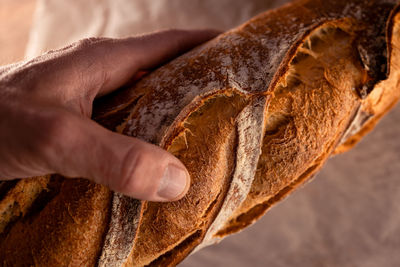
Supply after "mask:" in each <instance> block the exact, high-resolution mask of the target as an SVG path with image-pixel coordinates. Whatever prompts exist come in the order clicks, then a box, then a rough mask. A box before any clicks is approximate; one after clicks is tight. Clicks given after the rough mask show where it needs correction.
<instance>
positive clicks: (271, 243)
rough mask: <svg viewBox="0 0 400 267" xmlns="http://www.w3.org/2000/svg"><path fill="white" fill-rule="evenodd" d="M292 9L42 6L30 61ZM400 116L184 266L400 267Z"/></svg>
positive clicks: (250, 3)
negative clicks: (55, 51) (73, 45)
mask: <svg viewBox="0 0 400 267" xmlns="http://www.w3.org/2000/svg"><path fill="white" fill-rule="evenodd" d="M279 2H285V1H266V0H264V1H263V0H247V1H244V0H237V1H235V0H230V1H229V0H135V1H134V0H132V1H129V0H114V1H112V0H109V1H107V0H74V1H59V0H39V3H38V8H37V11H36V14H35V20H34V26H33V30H32V32H31V37H30V42H29V45H28V49H27V56H28V57H32V56H34V55H37V54H38V53H41V52H42V51H45V50H48V49H50V48H57V47H60V46H63V45H65V44H67V43H70V42H72V41H75V40H78V39H80V38H83V37H88V36H113V37H117V36H126V35H131V34H136V33H141V32H147V31H152V30H155V29H160V28H170V27H184V28H193V27H202V28H203V27H216V28H221V29H228V28H230V27H232V26H234V25H237V24H239V23H241V22H243V21H245V20H246V19H247V18H249V17H251V16H253V15H254V14H256V13H258V12H260V11H261V10H264V9H267V8H269V7H273V6H276V5H278V4H279ZM399 122H400V107H397V108H395V109H394V110H393V111H392V112H391V113H390V114H389V115H388V116H387V117H385V118H384V119H383V120H382V122H381V123H380V124H379V126H378V127H377V128H376V129H375V131H374V132H373V133H371V134H370V135H368V136H367V137H366V138H365V139H364V140H363V141H362V142H361V144H359V145H358V146H357V147H356V148H355V149H353V150H352V151H350V152H349V153H347V154H344V155H340V156H337V157H335V158H332V159H331V160H330V161H329V162H328V164H327V165H326V166H325V167H324V169H323V170H322V171H321V172H320V173H319V174H318V176H317V177H316V179H315V180H314V181H312V182H311V183H309V184H307V185H306V186H305V187H304V188H302V189H301V190H298V191H297V192H295V193H294V194H293V195H292V196H290V197H289V198H288V199H286V200H285V201H283V203H281V204H279V205H278V206H277V207H275V208H274V209H272V210H271V211H270V212H269V213H268V214H267V215H266V216H264V217H263V218H262V219H261V220H260V221H258V222H257V223H256V224H255V225H253V226H252V227H250V228H248V229H246V230H245V231H243V232H241V233H239V234H237V235H234V236H231V237H229V238H226V239H225V240H224V241H222V242H221V243H220V244H218V245H215V246H212V247H208V248H205V249H203V250H201V251H200V252H198V253H196V254H194V255H192V256H190V257H189V258H187V259H186V260H185V261H184V262H183V263H181V264H180V266H182V267H195V266H232V267H236V266H254V267H258V266H273V267H275V266H276V267H288V266H300V267H306V266H307V267H314V266H315V267H316V266H324V267H331V266H341V267H353V266H354V267H357V266H363V267H392V266H393V267H395V266H400V174H399V173H400V138H399V137H400V123H399Z"/></svg>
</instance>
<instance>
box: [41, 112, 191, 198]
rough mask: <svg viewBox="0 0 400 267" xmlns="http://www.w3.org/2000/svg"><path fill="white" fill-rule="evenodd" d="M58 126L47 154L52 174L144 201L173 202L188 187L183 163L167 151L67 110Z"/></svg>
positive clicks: (186, 173) (183, 193)
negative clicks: (91, 181) (72, 178)
mask: <svg viewBox="0 0 400 267" xmlns="http://www.w3.org/2000/svg"><path fill="white" fill-rule="evenodd" d="M57 125H58V127H56V128H57V129H55V130H54V131H52V135H53V138H54V139H55V142H54V143H53V144H52V145H51V146H52V148H50V149H49V153H48V159H49V160H48V162H51V165H52V166H50V168H51V169H52V170H53V171H54V172H56V173H60V174H62V175H65V176H68V177H85V178H89V179H91V180H93V181H95V182H97V183H100V184H104V185H106V186H108V187H109V188H110V189H111V190H114V191H117V192H120V193H122V194H125V195H128V196H131V197H134V198H137V199H143V200H149V201H172V200H178V199H180V198H181V197H183V196H184V195H185V194H186V192H187V191H188V188H189V184H190V177H189V174H188V172H187V170H186V168H185V166H184V165H183V164H182V163H181V162H180V161H179V160H178V159H177V158H175V157H174V156H173V155H171V154H170V153H168V152H167V151H165V150H163V149H161V148H159V147H157V146H155V145H151V144H148V143H146V142H143V141H141V140H139V139H136V138H132V137H127V136H123V135H121V134H118V133H113V132H111V131H109V130H107V129H105V128H103V127H101V126H100V125H99V124H97V123H95V122H94V121H92V120H89V119H86V118H82V117H79V116H75V115H74V114H70V113H68V112H67V113H66V114H64V115H62V116H61V119H60V118H57ZM51 146H50V147H51Z"/></svg>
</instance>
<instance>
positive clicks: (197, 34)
mask: <svg viewBox="0 0 400 267" xmlns="http://www.w3.org/2000/svg"><path fill="white" fill-rule="evenodd" d="M218 33H219V32H217V31H215V30H167V31H160V32H155V33H152V34H147V35H142V36H136V37H129V38H124V39H109V38H90V39H84V40H81V41H79V42H77V43H75V44H73V45H71V46H68V47H66V48H64V49H60V50H57V51H53V52H51V53H48V54H46V55H43V56H41V57H39V58H37V59H35V60H32V61H31V62H29V63H27V64H26V65H25V68H31V67H33V66H38V64H40V70H41V75H35V77H31V78H33V79H35V78H36V80H35V82H34V84H35V85H36V86H37V87H41V88H43V87H45V88H53V89H54V88H57V91H58V94H60V92H62V97H64V98H66V99H65V100H68V98H69V97H76V96H77V94H78V95H80V96H88V94H90V95H91V96H92V97H93V98H94V96H96V95H104V94H107V93H109V92H111V91H113V90H115V89H117V88H118V87H120V86H122V85H123V84H124V83H126V82H128V81H129V79H130V78H131V77H132V76H133V75H134V74H135V73H136V72H137V71H139V70H143V69H149V68H154V67H156V66H159V65H161V64H162V63H164V62H166V61H168V60H170V59H172V58H174V57H176V56H177V55H179V54H181V53H183V52H186V51H187V50H189V49H191V48H193V47H195V46H197V45H199V44H201V43H203V42H205V41H207V40H209V39H211V38H213V37H215V36H216V35H217V34H218ZM47 93H50V92H47Z"/></svg>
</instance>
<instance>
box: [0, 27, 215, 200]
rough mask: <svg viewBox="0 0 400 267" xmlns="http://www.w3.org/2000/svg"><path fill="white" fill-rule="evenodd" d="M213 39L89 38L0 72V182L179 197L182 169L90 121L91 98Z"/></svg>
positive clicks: (190, 34) (197, 33) (184, 185)
mask: <svg viewBox="0 0 400 267" xmlns="http://www.w3.org/2000/svg"><path fill="white" fill-rule="evenodd" d="M217 34H218V32H216V31H213V30H193V31H185V30H168V31H161V32H157V33H153V34H148V35H143V36H138V37H130V38H124V39H108V38H91V39H85V40H81V41H79V42H77V43H74V44H72V45H70V46H67V47H65V48H63V49H60V50H55V51H50V52H48V53H46V54H44V55H42V56H39V57H37V58H35V59H33V60H30V61H26V62H20V63H16V64H13V65H8V66H4V67H0V129H1V131H0V140H1V142H0V180H10V179H15V178H26V177H35V176H40V175H46V174H52V173H58V174H61V175H63V176H66V177H83V178H87V179H90V180H92V181H94V182H96V183H99V184H103V185H106V186H108V187H109V188H110V189H112V190H114V191H116V192H120V193H123V194H125V195H128V196H131V197H134V198H137V199H143V200H149V201H173V200H178V199H180V198H182V197H183V196H184V195H185V194H186V192H187V191H188V189H189V185H190V177H189V174H188V172H187V170H186V168H185V166H184V165H183V164H182V163H181V162H180V161H179V160H178V159H177V158H175V157H174V156H173V155H171V154H169V153H168V152H167V151H165V150H163V149H161V148H159V147H157V146H155V145H152V144H148V143H146V142H143V141H141V140H139V139H136V138H133V137H127V136H123V135H121V134H118V133H114V132H111V131H109V130H107V129H105V128H103V127H102V126H100V125H99V124H97V123H96V122H94V121H93V120H91V119H90V117H91V113H92V105H93V100H94V99H95V98H96V97H99V96H103V95H106V94H107V93H110V92H112V91H113V90H115V89H117V88H119V87H120V86H122V85H124V84H125V83H127V82H128V81H129V80H130V79H131V78H132V77H133V76H134V75H135V74H136V73H138V72H140V71H145V70H149V69H152V68H155V67H157V66H159V65H161V64H162V63H165V62H167V61H168V60H170V59H172V58H174V57H176V56H178V55H179V54H182V53H183V52H185V51H187V50H189V49H191V48H193V47H195V46H197V45H199V44H201V43H203V42H205V41H207V40H209V39H211V38H213V37H215V36H216V35H217Z"/></svg>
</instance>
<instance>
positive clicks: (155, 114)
mask: <svg viewBox="0 0 400 267" xmlns="http://www.w3.org/2000/svg"><path fill="white" fill-rule="evenodd" d="M399 22H400V14H399V7H398V6H397V1H395V0H386V1H381V0H332V1H321V0H300V1H295V2H293V3H291V4H288V5H286V6H283V7H281V8H279V9H276V10H272V11H268V12H266V13H264V14H261V15H259V16H257V17H255V18H253V19H252V20H250V21H249V22H247V23H245V24H244V25H242V26H240V27H238V28H236V29H233V30H231V31H229V32H226V33H224V34H222V35H220V36H218V37H217V38H216V39H214V40H211V41H209V42H208V43H206V44H204V45H202V46H200V47H197V48H195V49H194V50H192V51H190V52H188V53H186V54H185V55H183V56H181V57H179V58H177V59H175V60H173V61H171V62H169V63H168V64H166V65H164V66H162V67H161V68H159V69H157V70H155V71H153V72H152V73H150V74H149V75H147V76H145V77H144V78H143V79H142V80H141V81H139V82H138V83H136V84H135V85H134V86H126V87H125V88H122V89H121V90H119V91H118V92H117V93H114V94H112V95H109V96H107V97H106V98H103V99H100V100H99V101H98V103H96V107H95V112H94V119H95V120H96V121H98V122H99V123H100V124H102V125H104V126H105V127H107V128H109V129H112V130H115V131H117V132H119V133H122V134H125V135H129V136H135V137H138V138H141V139H143V140H145V141H148V142H151V143H154V144H157V145H159V146H161V147H162V148H164V149H166V150H168V151H169V152H171V153H172V154H174V155H175V156H177V157H178V158H179V159H180V160H181V161H182V162H183V163H184V164H185V166H186V167H187V168H188V170H189V173H190V176H191V187H190V189H189V192H188V194H187V195H186V196H185V197H184V198H183V199H181V200H179V201H176V202H171V203H152V202H145V201H139V200H135V199H131V198H128V197H125V196H123V195H120V194H117V193H113V192H110V191H109V190H108V189H107V188H105V187H104V186H101V185H96V184H94V183H91V182H89V181H87V180H84V179H64V178H63V177H60V176H59V175H49V176H45V177H35V178H31V179H26V180H20V181H9V182H1V183H0V214H1V218H0V264H1V265H2V266H14V265H15V266H25V265H37V266H66V265H68V266H94V265H98V266H147V265H149V266H174V265H176V264H178V263H179V262H180V261H182V260H183V259H184V258H185V257H186V256H187V255H188V254H189V253H191V252H194V251H196V250H198V249H200V248H202V247H204V246H206V245H210V244H212V243H215V242H218V241H219V240H221V239H222V238H223V237H225V236H227V235H229V234H232V233H235V232H237V231H240V230H242V229H243V228H244V227H246V226H248V225H250V224H251V223H253V222H254V221H255V220H257V219H258V218H259V217H260V216H262V215H263V214H264V213H265V212H266V211H267V210H268V209H269V208H270V207H271V206H273V205H274V204H275V203H277V202H278V201H280V200H281V199H283V198H284V197H285V196H287V195H288V194H289V193H290V192H291V191H293V190H294V189H295V188H297V187H299V186H300V185H302V184H304V182H306V181H308V180H310V178H312V177H313V176H314V175H315V173H316V172H317V171H318V170H319V169H320V168H321V166H322V165H323V164H324V162H325V161H326V160H327V159H328V158H329V157H330V156H331V155H332V154H335V153H340V152H344V151H346V150H348V149H349V148H351V147H352V146H354V144H356V143H357V142H358V141H359V140H360V138H361V137H362V136H363V135H365V134H366V133H367V132H368V131H370V130H371V129H372V128H373V127H374V125H375V124H376V123H377V121H378V120H379V119H380V118H381V117H382V116H383V115H384V114H385V113H386V112H387V111H388V110H389V109H390V108H391V107H393V106H394V105H395V104H396V102H397V101H398V99H399V97H400V87H399V86H398V84H399V82H400V69H399V66H400V64H399V63H396V62H400V50H399V47H400V32H399V31H400V23H399Z"/></svg>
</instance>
